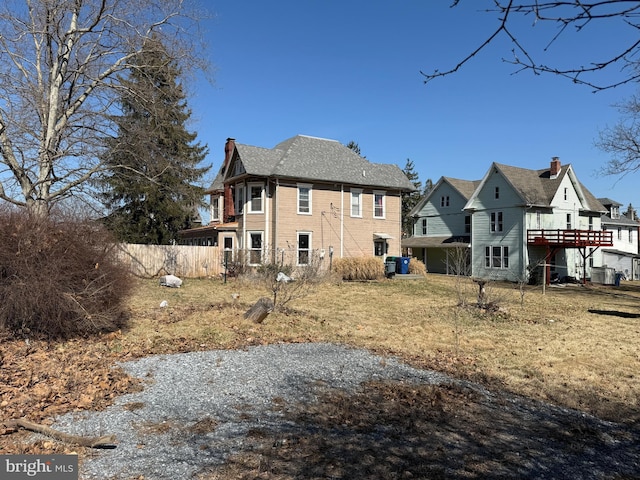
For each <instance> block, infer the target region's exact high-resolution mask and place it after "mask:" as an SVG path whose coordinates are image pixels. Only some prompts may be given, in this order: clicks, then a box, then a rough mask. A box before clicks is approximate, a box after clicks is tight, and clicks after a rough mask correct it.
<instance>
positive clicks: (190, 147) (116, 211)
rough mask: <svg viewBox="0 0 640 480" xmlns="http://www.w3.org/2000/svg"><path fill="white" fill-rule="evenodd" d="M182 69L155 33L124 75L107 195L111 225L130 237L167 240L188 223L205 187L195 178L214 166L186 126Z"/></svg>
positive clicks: (108, 163)
mask: <svg viewBox="0 0 640 480" xmlns="http://www.w3.org/2000/svg"><path fill="white" fill-rule="evenodd" d="M179 76H180V69H179V68H178V65H177V64H176V62H175V61H172V60H171V57H170V56H169V55H168V54H167V52H166V49H165V48H164V45H163V44H162V42H161V41H160V40H159V39H158V38H156V37H155V36H154V37H153V38H151V39H149V40H147V41H146V42H145V44H144V46H143V49H142V51H141V52H140V53H139V54H138V55H136V57H135V59H134V65H133V66H132V68H131V70H130V75H129V76H128V77H127V78H126V79H121V80H120V83H121V84H122V85H123V86H124V87H125V88H124V89H123V95H122V98H121V102H120V103H121V110H122V115H121V116H118V117H116V118H115V123H116V124H117V126H118V132H117V135H116V136H115V137H113V138H110V139H108V140H107V151H106V154H105V156H104V163H105V165H106V166H107V167H108V168H110V171H109V174H108V175H107V176H105V178H104V185H105V187H106V189H105V193H104V198H105V205H106V206H107V208H108V209H109V214H108V216H107V218H106V224H107V226H108V227H109V228H110V229H111V230H112V231H113V232H114V233H115V234H116V236H117V237H118V238H119V239H120V240H121V241H124V242H129V243H147V244H168V243H171V242H172V241H174V240H176V239H177V236H178V232H179V231H180V230H182V229H185V228H190V227H191V226H192V224H193V220H194V215H195V214H196V211H197V207H198V206H200V204H201V203H202V198H203V196H204V190H203V188H202V187H201V186H198V185H197V183H198V182H199V181H200V180H201V179H202V177H203V175H204V174H205V173H206V172H207V171H208V169H209V168H202V167H199V166H198V164H200V162H201V161H202V160H204V157H205V155H206V147H204V146H201V145H200V144H198V143H194V141H195V139H196V134H194V133H190V132H188V131H187V129H186V126H185V124H186V122H187V121H188V119H189V117H190V116H191V112H190V111H189V110H188V108H187V104H186V101H185V95H184V92H183V89H182V87H181V85H180V83H179V82H178V78H179Z"/></svg>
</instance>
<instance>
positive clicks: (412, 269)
mask: <svg viewBox="0 0 640 480" xmlns="http://www.w3.org/2000/svg"><path fill="white" fill-rule="evenodd" d="M409 274H410V275H422V276H425V277H426V276H427V267H426V266H425V264H424V262H423V261H422V260H419V259H417V258H412V259H411V260H409Z"/></svg>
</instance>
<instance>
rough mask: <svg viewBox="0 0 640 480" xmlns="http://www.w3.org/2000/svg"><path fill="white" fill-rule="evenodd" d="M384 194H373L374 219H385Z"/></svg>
mask: <svg viewBox="0 0 640 480" xmlns="http://www.w3.org/2000/svg"><path fill="white" fill-rule="evenodd" d="M384 213H385V212H384V192H375V191H374V192H373V218H384Z"/></svg>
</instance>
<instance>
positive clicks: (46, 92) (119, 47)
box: [0, 0, 202, 216]
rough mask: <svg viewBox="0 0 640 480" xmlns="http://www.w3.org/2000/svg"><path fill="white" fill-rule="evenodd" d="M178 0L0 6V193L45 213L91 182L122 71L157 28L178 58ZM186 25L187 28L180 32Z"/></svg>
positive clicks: (53, 0)
mask: <svg viewBox="0 0 640 480" xmlns="http://www.w3.org/2000/svg"><path fill="white" fill-rule="evenodd" d="M183 3H184V1H183V0H24V1H19V0H9V1H6V2H3V5H2V6H1V7H0V199H2V200H4V201H7V202H10V203H11V204H14V205H18V206H23V207H27V208H28V209H29V210H30V212H32V213H34V214H36V215H38V216H46V215H48V213H49V211H50V210H51V208H52V206H53V205H55V204H56V203H57V202H59V201H60V200H62V199H64V198H66V197H68V196H72V195H75V194H79V193H80V192H82V191H83V190H84V189H86V188H90V180H91V179H92V178H93V177H94V176H95V175H97V174H98V173H99V172H100V171H101V170H102V168H103V166H102V164H101V162H100V152H101V149H102V148H103V141H102V140H103V136H104V135H108V134H110V133H113V125H112V121H111V116H112V114H113V113H114V110H113V108H114V102H115V100H116V99H117V98H118V95H117V92H118V89H119V88H123V87H122V84H121V82H120V79H121V76H122V75H124V73H123V72H125V71H126V70H127V69H129V68H135V65H133V64H132V62H131V61H130V60H131V59H133V58H135V57H136V55H137V54H138V53H139V52H140V49H141V48H142V45H143V43H144V40H145V39H147V38H149V37H150V36H151V35H152V34H155V35H157V36H158V37H159V38H161V39H162V40H163V42H164V43H165V44H166V45H167V48H168V51H169V52H171V56H172V57H173V59H175V60H177V61H179V62H180V64H181V65H185V66H186V67H191V66H193V65H200V64H201V63H202V62H197V61H196V60H195V58H194V57H193V56H192V53H193V52H194V51H195V48H196V45H197V44H196V42H195V40H196V39H195V37H193V36H191V32H193V31H194V30H195V29H194V25H193V24H192V23H190V20H189V18H196V16H195V15H194V16H193V17H190V16H189V15H187V11H186V8H185V5H183ZM187 32H189V34H187Z"/></svg>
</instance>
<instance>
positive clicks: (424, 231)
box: [422, 218, 427, 235]
mask: <svg viewBox="0 0 640 480" xmlns="http://www.w3.org/2000/svg"><path fill="white" fill-rule="evenodd" d="M426 234H427V219H426V218H423V219H422V235H426Z"/></svg>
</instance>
